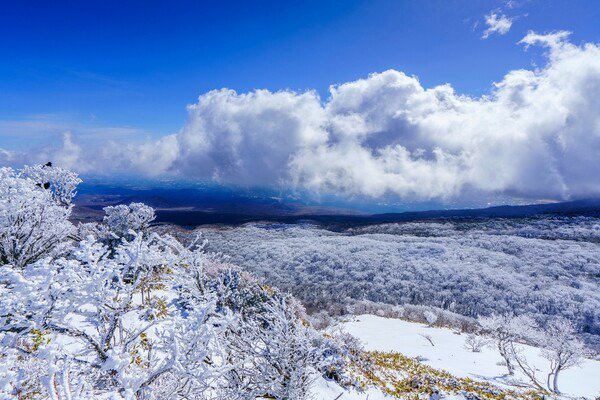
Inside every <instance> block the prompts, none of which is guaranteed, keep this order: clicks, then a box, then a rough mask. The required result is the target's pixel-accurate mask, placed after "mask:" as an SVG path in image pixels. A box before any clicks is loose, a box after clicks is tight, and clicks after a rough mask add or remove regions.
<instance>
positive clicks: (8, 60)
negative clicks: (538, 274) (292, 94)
mask: <svg viewBox="0 0 600 400" xmlns="http://www.w3.org/2000/svg"><path fill="white" fill-rule="evenodd" d="M496 9H501V10H502V11H503V12H504V13H505V14H506V15H508V16H510V17H512V18H515V20H514V23H513V26H512V29H511V30H510V32H508V33H507V34H506V35H503V36H499V35H493V36H491V37H490V38H488V39H487V40H482V39H481V35H482V32H483V30H484V29H485V26H484V24H483V22H484V15H486V14H488V13H489V12H490V11H493V10H496ZM599 10H600V2H597V1H536V0H533V1H522V0H517V1H516V2H513V3H512V4H508V5H507V3H506V2H499V1H356V0H346V1H312V0H304V1H240V2H233V1H220V2H202V1H169V2H166V1H162V2H159V1H147V0H146V1H49V2H40V1H10V2H9V1H4V2H2V4H1V6H0V38H1V39H0V54H1V55H2V56H1V58H0V147H5V148H23V147H27V146H29V145H31V143H32V142H36V141H37V140H42V139H41V138H40V137H38V133H39V135H41V136H43V139H44V140H46V139H47V140H50V139H52V133H53V132H54V133H56V135H57V137H59V136H58V135H59V134H60V133H61V132H62V131H63V130H64V129H65V128H67V129H71V130H73V131H74V133H76V134H77V133H78V131H79V130H85V127H87V126H94V127H112V128H117V129H116V131H117V134H120V133H119V132H121V133H123V134H124V135H127V134H131V135H143V136H147V137H157V136H160V135H164V134H167V133H173V132H176V131H178V130H179V129H180V128H181V127H182V126H183V124H184V123H185V120H186V115H187V113H186V109H185V106H186V104H190V103H193V102H195V101H196V100H197V97H198V96H199V95H200V94H202V93H204V92H206V91H208V90H211V89H214V88H221V87H229V88H232V89H235V90H237V91H238V92H245V91H248V90H252V89H255V88H267V89H271V90H277V89H285V88H289V89H293V90H305V89H316V90H318V92H319V93H320V94H321V96H322V97H327V88H328V86H329V85H330V84H335V83H342V82H347V81H351V80H354V79H357V78H361V77H365V76H367V75H368V74H369V73H372V72H377V71H383V70H387V69H390V68H393V69H396V70H400V71H404V72H406V73H407V74H410V75H416V76H418V77H419V79H420V81H421V82H422V84H423V86H424V87H431V86H433V85H437V84H441V83H445V82H450V83H451V84H452V85H453V86H454V87H455V88H456V90H457V92H459V93H465V94H471V95H481V94H484V93H487V92H488V91H489V89H490V87H491V83H492V82H494V81H497V80H499V79H501V78H502V76H503V75H504V74H505V73H506V72H507V71H509V70H513V69H517V68H531V66H532V63H535V62H536V61H537V59H538V57H539V56H540V53H541V52H542V51H541V50H539V49H537V50H532V51H528V52H524V51H523V49H522V48H521V47H520V46H516V45H515V43H516V42H517V41H518V40H519V39H521V38H522V37H523V36H524V35H525V34H526V32H527V31H528V30H536V31H540V32H546V31H553V30H561V29H562V30H569V31H573V36H572V39H571V40H572V41H573V42H574V43H581V42H584V41H586V42H598V41H599V39H600V29H599V28H598V21H599V20H600V12H599ZM120 128H123V129H122V131H120V130H119V129H120ZM109 131H110V132H109ZM114 131H115V129H113V130H102V129H98V130H96V131H93V132H92V133H91V134H93V135H100V136H101V135H103V134H105V133H106V134H114ZM107 132H108V133H107ZM49 135H50V137H49Z"/></svg>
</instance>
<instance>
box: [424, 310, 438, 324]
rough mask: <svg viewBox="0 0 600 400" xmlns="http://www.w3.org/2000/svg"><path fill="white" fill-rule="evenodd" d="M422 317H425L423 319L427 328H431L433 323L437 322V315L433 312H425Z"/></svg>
mask: <svg viewBox="0 0 600 400" xmlns="http://www.w3.org/2000/svg"><path fill="white" fill-rule="evenodd" d="M423 315H424V316H425V319H426V320H427V323H428V324H429V326H433V324H435V322H436V321H437V320H438V316H437V314H436V313H434V312H433V311H429V310H427V311H425V312H424V313H423Z"/></svg>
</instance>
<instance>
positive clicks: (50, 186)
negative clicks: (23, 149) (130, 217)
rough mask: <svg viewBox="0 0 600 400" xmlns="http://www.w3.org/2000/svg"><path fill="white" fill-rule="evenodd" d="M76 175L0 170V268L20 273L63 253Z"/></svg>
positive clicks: (40, 169) (38, 168) (47, 170)
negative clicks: (39, 261)
mask: <svg viewBox="0 0 600 400" xmlns="http://www.w3.org/2000/svg"><path fill="white" fill-rule="evenodd" d="M79 182H80V180H79V178H77V175H75V174H74V173H72V172H69V171H66V170H63V169H60V168H56V167H41V166H36V167H26V168H24V169H23V170H21V171H15V170H13V169H11V168H1V169H0V265H3V264H10V265H11V266H12V267H13V268H17V269H22V268H25V267H26V266H27V265H29V264H31V263H33V262H35V261H37V260H39V259H41V258H43V257H46V256H49V255H58V254H61V253H62V252H64V250H65V248H66V247H65V246H66V242H67V241H68V238H69V236H70V235H72V234H73V233H74V231H75V228H74V227H73V224H71V222H69V217H70V215H71V208H72V206H71V201H72V199H73V196H74V195H75V189H76V187H77V184H78V183H79Z"/></svg>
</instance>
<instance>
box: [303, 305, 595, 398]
mask: <svg viewBox="0 0 600 400" xmlns="http://www.w3.org/2000/svg"><path fill="white" fill-rule="evenodd" d="M340 328H342V329H343V330H344V331H346V332H348V333H350V334H352V335H354V336H356V337H357V338H359V339H360V340H361V341H362V342H363V345H364V347H365V349H366V350H379V351H395V352H399V353H402V354H404V355H406V356H409V357H422V358H424V360H423V363H425V364H427V365H430V366H432V367H434V368H437V369H444V370H446V371H448V372H450V373H451V374H453V375H456V376H459V377H468V378H472V379H477V380H482V381H491V382H493V383H495V384H498V385H500V386H502V385H504V386H506V385H508V384H509V382H508V381H506V379H505V377H504V374H505V373H506V367H504V366H503V365H500V363H501V361H502V359H501V357H500V355H499V354H498V353H497V351H496V350H495V348H489V347H486V348H484V349H483V350H482V351H481V352H480V353H474V352H471V351H469V350H467V348H466V347H465V340H466V338H467V335H466V334H460V333H458V332H455V331H453V330H451V329H447V328H438V327H428V326H426V325H423V324H419V323H413V322H407V321H403V320H400V319H390V318H383V317H378V316H374V315H361V316H358V317H354V318H352V319H351V320H349V321H347V322H343V323H341V324H340ZM421 335H429V336H430V337H431V340H432V341H433V343H434V345H435V346H432V345H431V344H430V343H429V342H428V340H427V339H426V338H424V337H423V336H421ZM523 351H524V352H525V354H526V356H527V358H528V359H531V360H532V363H533V364H534V365H535V366H536V367H537V368H539V369H540V372H539V374H540V376H545V374H546V372H545V371H546V370H547V361H546V360H545V359H543V358H541V357H540V355H539V353H540V349H538V348H535V347H531V346H523ZM517 377H518V378H521V379H522V380H523V381H525V380H526V378H525V376H524V375H520V374H519V373H517ZM559 387H560V389H561V391H562V392H563V394H565V395H569V396H584V397H588V398H594V397H597V396H599V395H600V361H595V360H589V359H586V360H584V362H582V363H581V365H580V366H576V367H573V368H571V369H568V370H566V371H563V372H561V375H560V378H559ZM314 391H315V392H316V393H318V396H317V397H318V398H319V399H323V400H331V399H335V398H336V396H337V395H339V394H340V393H342V391H343V389H341V388H339V386H337V385H335V384H334V383H331V382H327V381H324V380H318V381H317V382H315V388H314ZM367 395H368V398H369V399H370V400H376V399H380V398H381V399H382V398H384V397H383V394H381V393H380V392H379V393H378V392H377V391H375V390H373V391H371V392H369V393H361V394H359V393H355V392H346V393H345V394H344V395H343V396H342V397H340V399H366V398H367Z"/></svg>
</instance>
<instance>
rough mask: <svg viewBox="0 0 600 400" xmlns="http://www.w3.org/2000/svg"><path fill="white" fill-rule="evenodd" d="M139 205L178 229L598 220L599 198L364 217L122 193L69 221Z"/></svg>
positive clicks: (201, 195) (238, 200)
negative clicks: (258, 223) (451, 220)
mask: <svg viewBox="0 0 600 400" xmlns="http://www.w3.org/2000/svg"><path fill="white" fill-rule="evenodd" d="M138 201H139V202H144V203H146V204H148V205H150V206H152V207H154V208H155V209H156V210H157V219H156V222H157V223H171V224H176V225H181V226H190V227H194V226H198V225H206V224H234V225H235V224H242V223H246V222H253V221H274V222H285V223H296V222H302V221H306V220H310V221H314V222H317V223H324V224H332V225H340V226H352V225H363V224H376V223H391V222H403V221H418V220H435V219H447V218H462V219H476V218H522V217H530V216H534V215H542V214H557V215H587V216H595V217H600V199H586V200H575V201H568V202H559V203H545V204H532V205H504V206H494V207H488V208H473V209H453V210H430V211H408V212H400V213H384V214H366V213H362V212H360V211H357V210H353V209H349V208H341V207H330V206H319V205H306V204H303V203H302V202H300V201H290V200H289V199H286V200H281V199H278V198H274V197H265V196H260V195H256V196H248V195H240V194H237V193H234V192H215V191H206V192H201V191H197V190H196V191H194V190H169V189H152V190H123V189H119V190H117V189H111V190H104V191H102V192H100V193H89V192H88V193H83V194H81V195H79V196H78V197H77V200H76V207H75V211H74V217H73V219H75V220H79V221H93V220H98V219H100V218H102V215H103V212H102V208H104V207H106V206H109V205H118V204H129V203H131V202H138Z"/></svg>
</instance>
